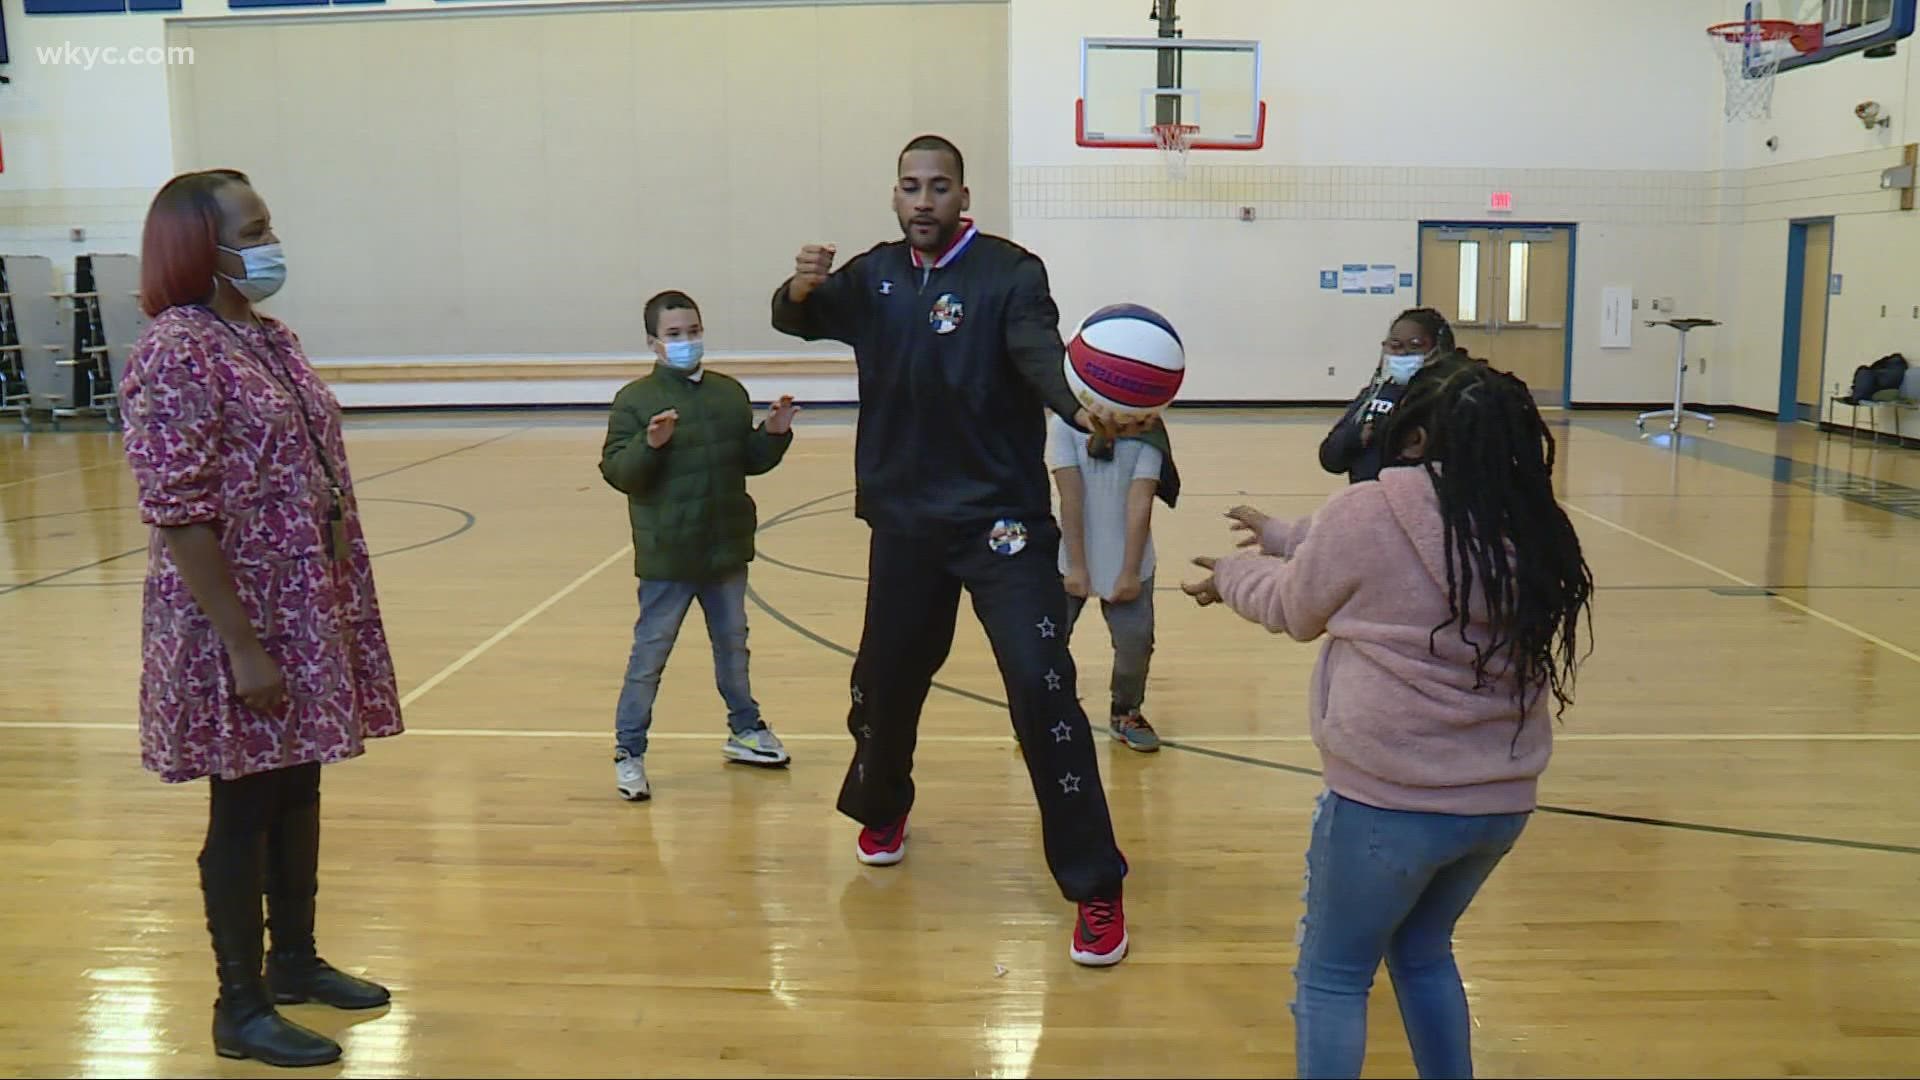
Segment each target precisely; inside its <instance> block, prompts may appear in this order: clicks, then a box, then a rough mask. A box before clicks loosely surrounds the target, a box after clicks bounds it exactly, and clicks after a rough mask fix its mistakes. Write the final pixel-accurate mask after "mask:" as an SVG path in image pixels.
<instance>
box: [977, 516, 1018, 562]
mask: <svg viewBox="0 0 1920 1080" xmlns="http://www.w3.org/2000/svg"><path fill="white" fill-rule="evenodd" d="M1026 546H1027V527H1026V525H1025V524H1023V523H1021V522H1018V521H1014V520H1013V519H1011V518H1001V519H1000V520H999V521H996V522H994V523H993V531H992V532H990V533H988V534H987V547H988V549H989V550H991V551H992V552H993V553H994V554H995V555H1018V554H1020V552H1021V551H1023V550H1025V548H1026Z"/></svg>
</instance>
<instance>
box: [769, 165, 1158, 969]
mask: <svg viewBox="0 0 1920 1080" xmlns="http://www.w3.org/2000/svg"><path fill="white" fill-rule="evenodd" d="M898 169H899V171H898V184H897V186H896V187H895V191H894V209H895V212H896V213H897V214H898V216H899V218H900V227H901V231H902V232H903V233H904V234H905V239H904V240H899V241H894V242H891V243H883V244H879V245H877V246H875V247H874V248H872V249H871V250H869V251H867V252H865V253H863V254H861V255H858V256H856V257H855V258H853V259H852V260H851V261H849V262H848V263H847V264H846V265H845V266H844V267H842V268H840V269H838V270H832V269H831V266H832V261H833V254H834V253H833V249H832V248H831V247H823V246H819V245H809V246H808V247H806V248H804V249H802V251H801V253H800V256H799V258H798V259H796V260H795V274H794V276H793V277H791V278H789V279H788V280H787V281H785V282H783V283H781V285H780V287H779V288H778V289H777V290H776V291H775V292H774V295H773V304H772V308H773V310H772V315H773V325H774V327H775V328H776V329H778V330H780V331H782V332H783V333H787V334H791V335H793V336H795V337H799V338H804V339H806V340H808V341H817V340H821V339H832V340H836V341H841V342H844V343H846V344H848V345H851V346H852V347H853V349H854V355H855V357H856V359H857V362H858V365H859V379H860V419H859V427H858V432H857V435H856V440H855V451H854V459H855V476H856V482H857V487H858V494H857V496H856V498H855V509H854V512H855V513H856V514H857V515H858V516H859V517H860V518H861V519H862V520H864V521H866V522H867V523H868V525H869V527H870V528H871V530H872V536H871V539H870V542H869V551H868V574H867V602H866V624H865V628H864V630H863V631H862V634H861V638H860V651H859V654H858V656H857V658H856V659H855V660H854V665H853V678H852V686H851V687H850V693H851V697H852V706H851V709H850V711H849V713H848V717H847V727H848V730H849V731H850V732H851V733H852V735H853V737H854V757H853V762H852V764H851V765H850V766H849V768H848V770H847V776H846V780H845V782H844V784H843V785H842V787H841V791H840V797H839V802H838V808H839V810H840V811H841V812H842V813H844V814H846V815H847V816H848V817H851V818H853V819H854V820H856V821H858V822H860V823H861V824H862V825H863V826H865V828H864V829H863V830H862V831H861V834H860V837H859V841H858V849H857V854H858V856H859V858H860V860H861V861H862V862H865V863H868V864H869V865H890V864H892V863H895V862H898V861H900V859H901V858H903V857H904V856H905V840H906V836H907V830H906V818H907V813H908V811H909V810H910V809H911V808H912V805H913V797H914V788H913V778H912V770H913V751H914V745H915V736H916V733H917V730H918V727H919V722H920V711H921V707H922V705H923V704H924V703H925V701H926V696H927V692H928V690H929V688H930V685H931V683H932V681H933V678H934V675H935V673H937V672H938V671H939V670H940V668H941V666H942V665H943V664H944V663H945V661H946V659H947V654H948V651H949V650H950V648H951V647H952V644H953V635H954V627H955V620H956V618H957V616H958V612H959V605H960V592H961V589H962V587H963V586H964V587H965V589H966V591H967V592H968V593H969V594H971V596H972V600H973V608H974V613H975V614H976V615H977V616H978V617H979V619H980V622H981V624H982V625H983V626H984V628H985V629H986V632H987V636H988V638H989V639H990V640H991V642H992V645H993V652H994V656H995V658H996V660H997V661H998V663H999V667H1000V673H1001V677H1002V679H1003V680H1004V682H1005V686H1006V693H1007V701H1008V703H1009V704H1010V706H1011V712H1012V718H1013V727H1014V732H1015V734H1016V735H1017V736H1018V737H1019V739H1020V742H1021V744H1022V746H1023V747H1024V748H1025V757H1026V764H1027V771H1028V773H1029V775H1030V778H1031V779H1032V782H1033V789H1034V793H1035V795H1036V796H1037V797H1038V799H1039V803H1040V817H1041V826H1042V830H1043V832H1044V834H1045V840H1046V856H1047V864H1048V866H1049V867H1050V868H1051V870H1052V871H1053V875H1054V879H1055V881H1056V882H1057V883H1058V884H1059V887H1060V890H1061V892H1062V893H1063V894H1064V895H1065V896H1066V898H1067V899H1069V900H1073V901H1076V902H1078V903H1079V905H1080V919H1079V920H1078V922H1077V923H1076V926H1075V932H1074V938H1073V945H1072V949H1071V950H1070V952H1071V955H1072V956H1073V958H1074V959H1075V960H1076V961H1078V962H1080V963H1083V964H1092V965H1102V966H1104V965H1107V964H1113V963H1117V962H1119V960H1120V959H1121V958H1122V957H1123V956H1124V955H1125V953H1126V947H1127V941H1126V930H1125V920H1124V915H1123V913H1122V911H1121V907H1120V894H1121V885H1120V881H1121V878H1122V877H1123V876H1124V874H1125V872H1126V861H1125V859H1124V858H1123V857H1122V856H1121V854H1120V851H1119V849H1118V847H1117V846H1116V844H1115V841H1114V836H1113V825H1112V822H1111V820H1110V818H1109V816H1108V812H1107V801H1106V793H1105V791H1104V789H1103V788H1102V787H1101V783H1100V773H1099V766H1098V761H1097V757H1096V754H1095V749H1094V741H1093V734H1092V729H1091V728H1090V727H1089V726H1088V723H1087V716H1086V713H1085V712H1084V711H1083V709H1082V708H1081V706H1080V701H1079V696H1078V690H1077V687H1076V681H1075V671H1074V664H1073V659H1072V657H1071V656H1070V655H1069V654H1068V651H1067V635H1066V630H1067V596H1066V590H1065V587H1064V585H1063V584H1062V582H1061V578H1060V573H1059V567H1058V551H1059V543H1060V531H1059V528H1058V526H1057V524H1056V523H1055V521H1054V517H1053V502H1052V492H1051V489H1050V488H1049V487H1048V482H1049V481H1048V476H1047V469H1046V463H1045V448H1046V439H1047V431H1046V422H1047V417H1046V414H1047V410H1052V411H1054V412H1056V413H1058V414H1059V415H1061V416H1062V417H1064V418H1066V419H1067V420H1068V421H1070V422H1072V423H1074V425H1075V426H1076V427H1078V428H1080V429H1081V430H1090V429H1091V426H1092V425H1095V424H1100V425H1101V426H1102V428H1103V429H1104V430H1108V431H1109V432H1112V433H1116V434H1118V433H1121V432H1114V431H1113V429H1112V428H1111V427H1110V426H1109V425H1107V423H1106V421H1105V419H1104V418H1096V417H1094V416H1091V415H1089V413H1088V412H1087V410H1086V409H1084V408H1082V407H1081V405H1080V403H1079V402H1078V401H1076V400H1075V399H1074V396H1073V394H1072V393H1071V392H1070V391H1069V390H1068V389H1067V383H1066V378H1065V375H1064V374H1063V372H1062V370H1061V363H1062V359H1063V357H1064V354H1065V346H1064V345H1063V344H1062V342H1061V339H1060V332H1059V318H1060V316H1059V309H1058V308H1057V307H1056V306H1055V304H1054V301H1053V297H1052V295H1051V293H1050V292H1049V287H1048V282H1047V271H1046V267H1045V265H1044V264H1043V263H1042V262H1041V261H1040V259H1039V258H1038V257H1037V256H1035V255H1033V254H1031V253H1029V252H1027V251H1026V250H1024V249H1023V248H1021V247H1019V246H1018V245H1016V244H1013V243H1011V242H1009V241H1006V240H1003V239H1001V238H999V237H996V236H990V235H987V234H985V233H981V232H979V231H978V230H977V229H975V228H974V226H973V224H972V222H971V221H969V220H967V219H965V218H963V217H962V216H961V215H962V213H963V212H964V211H965V210H966V209H967V201H968V200H967V192H966V188H965V186H964V164H963V162H962V160H961V157H960V153H959V151H958V150H957V149H955V148H954V147H953V146H952V144H951V143H948V142H947V141H946V140H944V139H941V138H939V137H937V136H923V137H921V138H919V139H915V140H914V141H913V142H911V143H909V144H908V146H907V149H906V150H904V151H903V152H902V153H901V156H900V160H899V163H898Z"/></svg>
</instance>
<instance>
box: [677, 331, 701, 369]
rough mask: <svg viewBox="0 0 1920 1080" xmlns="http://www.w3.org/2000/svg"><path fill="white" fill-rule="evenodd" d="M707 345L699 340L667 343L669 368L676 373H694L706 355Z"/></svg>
mask: <svg viewBox="0 0 1920 1080" xmlns="http://www.w3.org/2000/svg"><path fill="white" fill-rule="evenodd" d="M705 345H706V343H705V342H704V341H702V340H700V339H698V338H695V339H694V340H692V341H669V342H667V366H668V367H670V368H672V369H673V370H675V371H693V370H694V369H696V368H698V367H699V366H700V358H701V357H702V356H704V355H706V347H705Z"/></svg>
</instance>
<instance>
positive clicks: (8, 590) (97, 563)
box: [0, 428, 527, 596]
mask: <svg viewBox="0 0 1920 1080" xmlns="http://www.w3.org/2000/svg"><path fill="white" fill-rule="evenodd" d="M525 430H527V429H526V428H517V429H515V430H513V431H509V432H506V433H504V434H500V435H495V436H493V437H492V438H488V439H482V440H480V441H479V442H477V443H470V444H468V445H466V446H461V447H456V448H455V449H452V450H446V451H443V452H441V453H438V454H435V455H433V456H432V457H428V458H421V459H420V460H419V461H410V462H407V463H406V464H405V465H399V466H396V467H394V468H391V469H387V470H384V471H382V472H377V473H374V474H373V475H371V476H362V477H357V478H355V479H354V481H353V486H354V488H355V489H356V490H357V489H358V488H359V486H360V485H361V484H370V483H372V482H373V481H375V480H378V479H380V478H382V477H386V476H392V475H394V474H395V473H403V472H406V471H407V470H408V469H416V468H419V467H420V466H422V465H430V464H432V463H433V462H436V461H441V460H444V459H446V458H450V457H452V456H453V455H455V454H464V453H466V452H467V451H469V450H478V449H479V448H481V447H483V446H489V445H491V444H493V443H497V442H499V441H500V440H501V439H505V438H507V437H509V436H512V435H517V434H519V433H520V432H521V431H525ZM0 524H4V521H3V520H0ZM152 542H153V540H152V535H151V533H149V535H148V541H147V543H145V544H142V545H140V546H139V547H137V548H128V549H127V550H126V551H123V552H121V553H120V554H118V555H109V556H107V557H106V558H104V559H95V560H94V561H93V562H90V563H87V564H85V565H84V566H73V567H69V568H67V569H65V570H62V571H60V572H58V573H54V574H48V575H47V576H45V577H40V578H35V579H33V580H32V581H24V582H21V583H19V584H17V585H0V596H10V595H12V594H13V593H17V592H23V591H25V590H27V589H31V588H34V587H36V586H40V585H45V584H47V583H48V582H51V581H58V580H60V579H61V578H63V577H71V576H72V575H74V574H78V573H82V572H84V571H87V570H92V569H95V568H96V567H101V566H105V565H107V564H108V563H110V562H117V561H119V560H121V559H124V558H127V557H129V556H132V555H139V554H142V553H144V552H145V551H147V550H148V548H149V546H150V545H151V544H152Z"/></svg>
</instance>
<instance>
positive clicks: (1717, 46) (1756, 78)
mask: <svg viewBox="0 0 1920 1080" xmlns="http://www.w3.org/2000/svg"><path fill="white" fill-rule="evenodd" d="M1822 29H1823V27H1822V26H1821V25H1820V24H1819V23H1812V24H1806V25H1801V24H1796V23H1792V22H1788V21H1786V20H1784V19H1750V20H1748V21H1746V22H1737V23H1721V24H1719V25H1717V26H1710V27H1708V28H1707V38H1708V40H1709V41H1711V42H1712V44H1713V48H1714V50H1715V51H1717V52H1718V53H1719V54H1720V67H1721V70H1722V71H1723V72H1724V73H1725V75H1726V84H1727V95H1726V113H1727V119H1728V120H1729V121H1735V120H1765V119H1768V118H1770V117H1772V116H1773V84H1774V80H1775V78H1776V77H1777V76H1778V75H1779V74H1780V60H1781V58H1782V57H1784V56H1785V55H1786V49H1785V48H1784V47H1782V45H1781V44H1780V43H1781V42H1786V43H1787V44H1788V45H1790V46H1791V47H1792V48H1793V49H1794V50H1795V51H1796V52H1802V53H1805V52H1810V51H1812V50H1814V49H1817V48H1819V47H1820V39H1821V31H1822Z"/></svg>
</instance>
